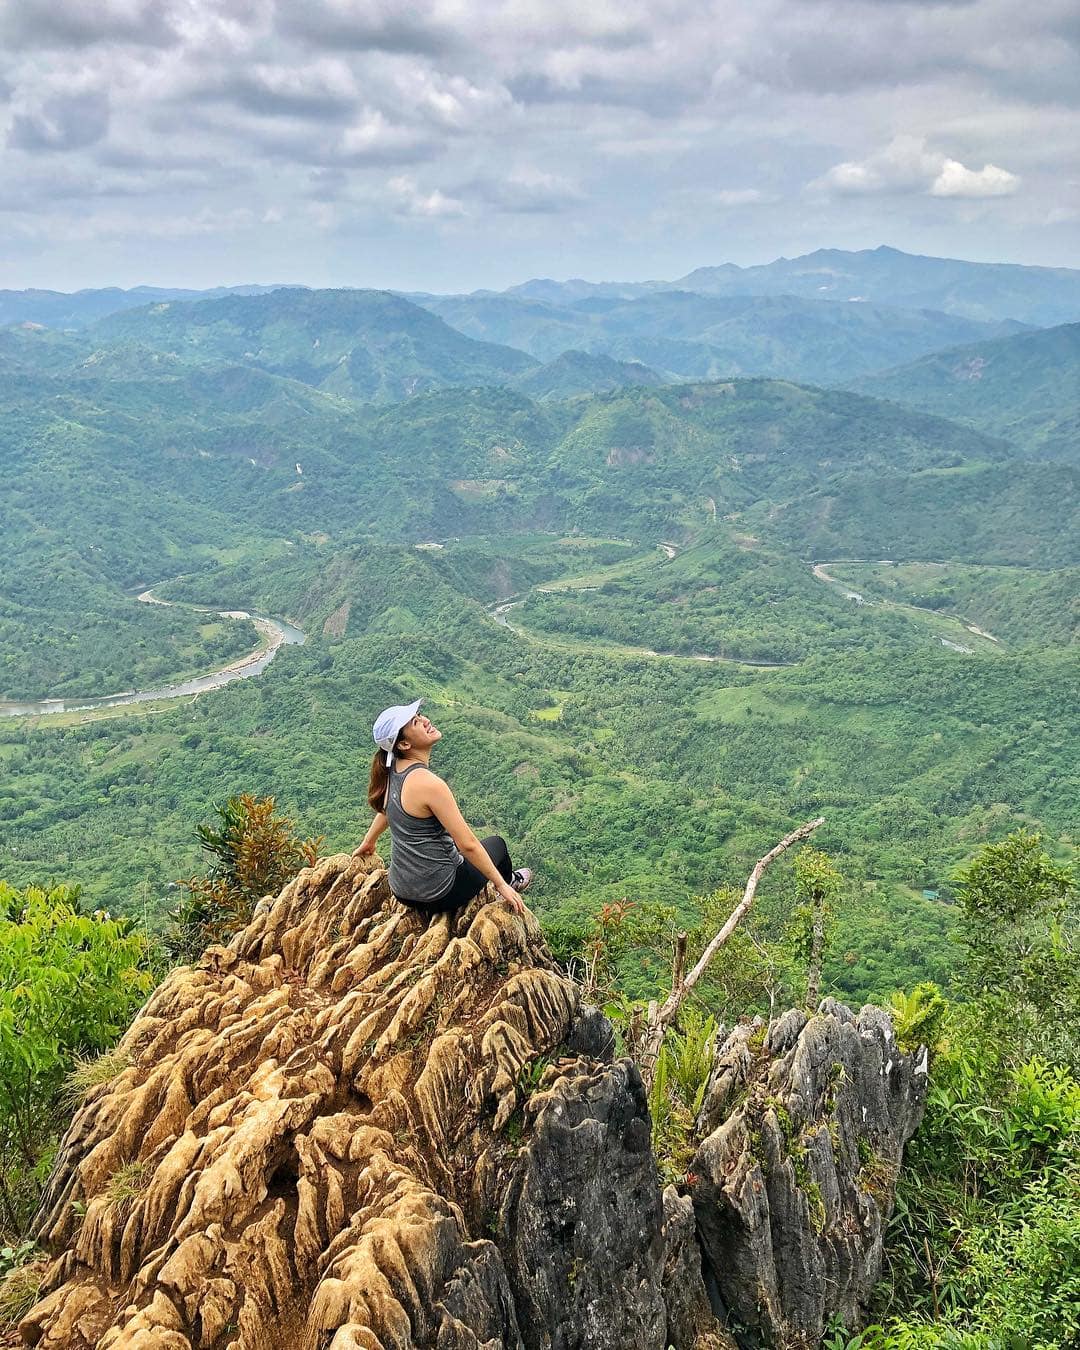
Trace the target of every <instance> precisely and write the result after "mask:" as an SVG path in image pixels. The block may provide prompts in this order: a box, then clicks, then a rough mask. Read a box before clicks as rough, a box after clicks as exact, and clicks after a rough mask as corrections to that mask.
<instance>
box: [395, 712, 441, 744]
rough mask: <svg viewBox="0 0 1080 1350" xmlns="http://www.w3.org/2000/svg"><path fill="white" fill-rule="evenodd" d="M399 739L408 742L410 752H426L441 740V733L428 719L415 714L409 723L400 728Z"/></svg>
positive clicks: (420, 714)
mask: <svg viewBox="0 0 1080 1350" xmlns="http://www.w3.org/2000/svg"><path fill="white" fill-rule="evenodd" d="M401 738H402V740H403V741H407V742H408V744H409V748H410V749H411V750H427V749H429V748H430V747H431V746H433V745H434V744H435V742H436V741H441V740H442V732H441V731H440V730H439V728H438V727H437V726H436V725H435V723H434V722H433V721H432V720H431V718H430V717H425V716H424V714H423V713H417V714H416V716H415V717H414V718H413V719H412V721H411V722H406V723H405V725H404V726H403V727H402V729H401Z"/></svg>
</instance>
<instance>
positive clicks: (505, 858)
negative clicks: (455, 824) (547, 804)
mask: <svg viewBox="0 0 1080 1350" xmlns="http://www.w3.org/2000/svg"><path fill="white" fill-rule="evenodd" d="M480 842H481V844H483V846H484V849H485V851H486V852H487V855H488V857H489V858H490V859H491V861H492V862H493V863H494V864H495V866H496V867H497V868H498V871H499V875H500V876H501V877H502V879H503V880H504V881H509V880H510V878H511V877H512V876H513V875H514V869H513V866H512V865H511V862H510V853H509V851H508V850H507V847H506V840H505V839H503V838H501V837H500V836H499V835H497V834H491V835H488V837H487V838H486V839H481V840H480ZM487 884H488V879H487V877H486V876H484V874H483V872H481V871H480V869H479V867H474V866H473V865H472V863H471V862H469V860H468V859H467V858H462V860H461V862H459V863H458V866H457V872H456V873H455V874H454V880H453V882H452V884H451V886H450V889H449V890H448V891H447V892H446V894H445V895H440V896H439V898H438V900H402V901H401V903H402V904H403V905H408V906H409V908H410V909H415V910H417V911H418V912H419V913H421V914H447V913H449V912H450V911H451V910H454V909H460V908H461V907H462V905H467V904H468V903H469V901H470V900H471V899H472V898H473V896H474V895H479V894H480V892H481V891H482V890H483V889H484V887H485V886H486V885H487ZM398 898H399V899H400V898H401V897H400V896H399V897H398Z"/></svg>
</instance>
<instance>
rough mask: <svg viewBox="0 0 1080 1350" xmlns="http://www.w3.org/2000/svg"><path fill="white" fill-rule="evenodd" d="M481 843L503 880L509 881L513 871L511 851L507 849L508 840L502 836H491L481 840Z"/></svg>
mask: <svg viewBox="0 0 1080 1350" xmlns="http://www.w3.org/2000/svg"><path fill="white" fill-rule="evenodd" d="M480 843H481V844H482V845H483V847H484V851H485V852H486V853H487V855H488V857H489V858H490V859H491V861H492V862H493V863H494V864H495V866H496V867H497V868H498V869H499V872H500V873H501V875H502V877H503V880H504V881H509V880H510V875H511V872H512V871H513V869H512V867H511V864H510V850H509V849H508V848H507V847H506V840H505V839H504V838H503V837H502V835H500V834H489V835H488V837H487V838H486V839H481V840H480Z"/></svg>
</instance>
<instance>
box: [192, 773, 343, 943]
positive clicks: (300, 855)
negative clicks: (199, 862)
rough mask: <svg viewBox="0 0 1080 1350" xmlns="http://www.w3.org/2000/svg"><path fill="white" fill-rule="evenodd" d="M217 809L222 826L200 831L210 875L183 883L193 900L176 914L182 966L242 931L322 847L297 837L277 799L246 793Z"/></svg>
mask: <svg viewBox="0 0 1080 1350" xmlns="http://www.w3.org/2000/svg"><path fill="white" fill-rule="evenodd" d="M214 809H215V812H216V814H217V820H216V821H212V822H210V823H209V824H207V823H204V824H201V825H198V826H196V830H195V833H196V835H197V837H198V839H199V842H200V844H201V845H202V847H203V850H204V852H205V853H207V854H209V856H210V858H211V859H212V862H211V866H210V870H209V872H208V873H207V874H206V875H205V876H194V877H189V878H188V879H187V880H185V881H181V882H179V883H178V884H179V885H180V886H181V887H182V888H183V889H184V890H185V891H186V892H187V895H186V898H185V899H184V901H183V903H182V904H181V905H180V906H179V907H178V908H177V909H176V910H175V911H174V912H173V915H172V919H173V926H172V930H171V932H170V935H169V937H168V939H167V941H168V946H169V948H170V950H171V951H172V952H173V953H174V955H176V956H177V957H179V958H181V959H182V960H193V959H195V958H196V957H197V956H198V955H199V954H200V953H201V952H202V951H203V950H204V948H205V947H207V946H208V945H209V944H210V943H212V942H221V941H223V940H227V939H228V937H229V936H230V934H232V933H234V932H236V930H237V929H238V928H242V927H243V926H244V924H246V923H247V922H248V920H249V919H250V917H251V912H252V910H253V908H254V906H255V904H256V902H257V901H258V900H260V899H261V898H262V897H263V896H264V895H268V894H274V893H276V892H277V891H279V890H280V889H281V887H282V886H283V885H284V884H285V883H286V882H287V881H288V880H289V879H290V878H291V877H293V876H295V875H296V873H297V872H298V871H299V870H300V868H301V867H310V866H312V865H313V864H314V863H315V861H316V859H317V858H318V854H319V846H320V845H321V843H322V836H321V835H320V836H319V837H318V838H317V839H310V838H309V839H300V838H298V837H297V836H296V835H294V834H293V823H292V821H291V820H290V819H289V818H288V817H287V816H283V815H279V814H278V812H277V811H276V809H275V802H274V798H273V797H254V796H252V795H251V794H250V793H241V794H240V795H239V796H237V797H230V798H229V799H228V800H227V801H226V802H225V803H224V805H222V806H217V807H215V808H214Z"/></svg>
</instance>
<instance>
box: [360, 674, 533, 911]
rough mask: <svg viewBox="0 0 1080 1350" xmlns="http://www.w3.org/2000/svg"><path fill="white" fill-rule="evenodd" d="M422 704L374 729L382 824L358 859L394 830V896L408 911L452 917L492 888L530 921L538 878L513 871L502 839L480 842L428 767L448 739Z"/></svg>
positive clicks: (374, 792)
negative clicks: (529, 904)
mask: <svg viewBox="0 0 1080 1350" xmlns="http://www.w3.org/2000/svg"><path fill="white" fill-rule="evenodd" d="M421 701H422V700H420V699H417V700H416V702H415V703H409V704H407V705H404V706H401V707H394V708H387V709H386V710H385V711H384V712H381V713H380V714H379V716H378V718H377V719H376V721H375V725H374V727H372V733H371V734H372V736H373V738H374V740H375V744H376V745H377V746H378V747H379V748H378V750H376V752H375V758H374V759H373V760H372V762H371V779H370V781H369V783H368V803H369V805H370V806H371V809H372V810H373V811H374V812H375V819H374V820H373V821H372V822H371V828H370V829H369V830H368V832H367V834H366V835H364V840H363V843H361V845H360V847H359V848H358V849H356V850H355V852H354V854H353V856H354V857H357V856H360V855H363V854H371V853H374V852H375V841H376V840H377V839H378V837H379V835H380V834H382V832H383V830H385V829H386V827H387V826H388V825H389V827H390V838H391V839H392V840H393V844H394V847H393V850H392V854H391V859H390V889H391V890H392V891H393V893H394V895H395V896H397V898H398V899H399V900H400V901H401V902H402V904H405V905H408V906H409V907H410V908H411V909H415V910H418V911H420V912H421V913H423V914H446V913H449V912H450V911H452V910H455V909H460V908H461V906H462V905H465V904H467V903H468V902H469V901H470V900H471V899H472V898H473V896H474V895H478V894H479V893H480V891H481V890H482V889H483V888H484V886H486V885H487V883H488V882H489V881H490V882H491V884H492V885H493V886H494V887H495V889H496V890H497V891H498V893H499V894H500V895H501V896H502V898H503V899H504V900H505V901H506V902H507V904H508V905H509V906H510V907H511V909H513V910H514V911H515V913H518V914H524V913H525V904H524V902H523V901H522V899H521V895H520V894H519V892H521V891H524V890H527V889H528V887H529V884H530V883H531V881H532V872H530V871H529V869H528V868H527V867H522V868H520V869H518V870H517V871H514V870H513V868H512V867H511V864H510V855H509V853H508V852H507V849H506V844H505V842H504V841H503V840H502V839H500V838H499V836H498V835H492V836H491V837H490V838H488V839H484V840H480V839H477V837H476V835H475V834H474V833H473V831H472V830H471V829H470V827H469V825H468V824H467V823H466V821H465V817H464V816H463V815H462V814H461V811H460V810H459V809H458V804H457V802H456V801H455V800H454V794H453V793H452V792H451V791H450V789H449V788H448V787H447V786H446V784H445V783H444V782H443V780H442V779H441V778H439V777H438V776H437V775H436V774H433V773H432V772H431V770H430V769H429V768H428V763H429V761H430V759H431V749H432V746H434V745H435V743H436V742H437V741H440V740H441V739H442V732H441V731H440V730H439V729H438V727H436V726H434V725H433V724H432V722H431V720H430V718H428V717H425V716H423V714H421V713H420V712H419V708H420V704H421Z"/></svg>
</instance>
